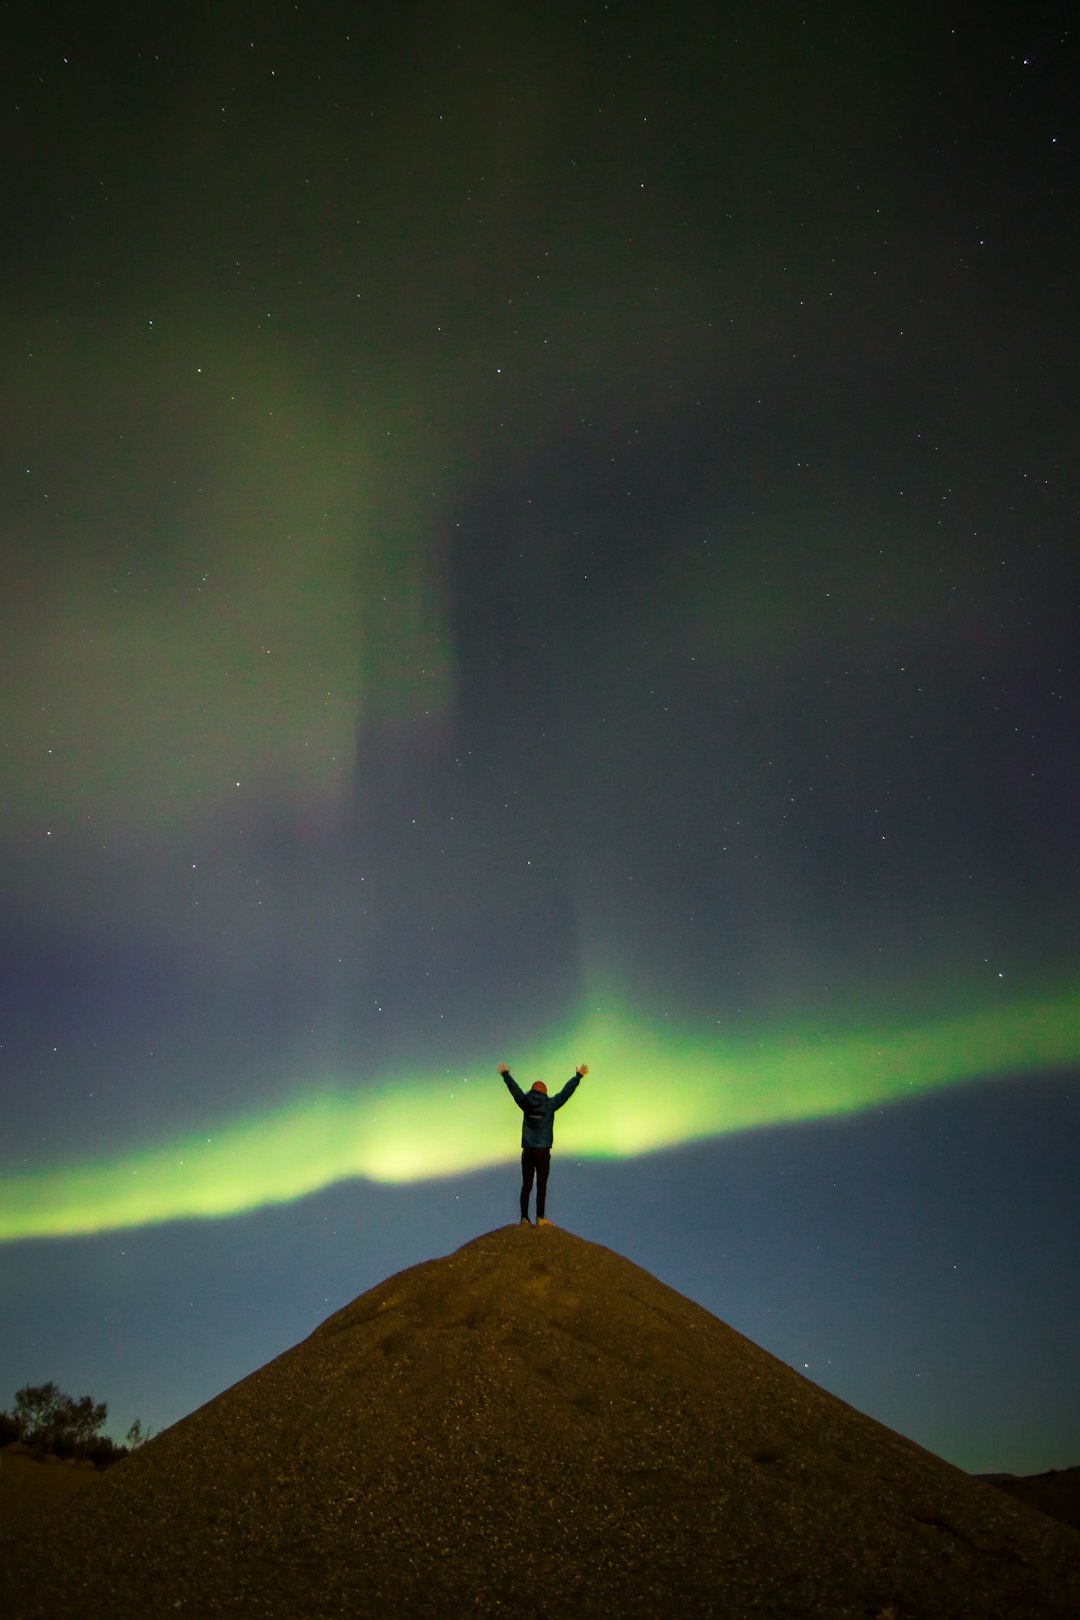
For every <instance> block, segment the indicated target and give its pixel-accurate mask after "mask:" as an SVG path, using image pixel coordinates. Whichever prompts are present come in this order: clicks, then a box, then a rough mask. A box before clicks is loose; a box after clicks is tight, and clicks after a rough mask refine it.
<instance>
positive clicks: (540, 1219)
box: [536, 1215, 551, 1226]
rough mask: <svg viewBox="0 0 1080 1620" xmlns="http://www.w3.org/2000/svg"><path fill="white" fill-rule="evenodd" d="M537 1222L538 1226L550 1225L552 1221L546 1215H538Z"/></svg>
mask: <svg viewBox="0 0 1080 1620" xmlns="http://www.w3.org/2000/svg"><path fill="white" fill-rule="evenodd" d="M536 1224H537V1226H550V1225H551V1222H550V1221H549V1220H548V1219H547V1217H546V1216H545V1215H538V1216H537V1217H536Z"/></svg>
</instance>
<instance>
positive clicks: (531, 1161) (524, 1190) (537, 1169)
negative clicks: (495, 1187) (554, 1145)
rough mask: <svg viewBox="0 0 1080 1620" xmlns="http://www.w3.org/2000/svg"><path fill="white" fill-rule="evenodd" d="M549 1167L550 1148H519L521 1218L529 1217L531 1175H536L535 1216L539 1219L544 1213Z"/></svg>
mask: <svg viewBox="0 0 1080 1620" xmlns="http://www.w3.org/2000/svg"><path fill="white" fill-rule="evenodd" d="M550 1169H551V1149H550V1148H522V1150H521V1218H522V1220H523V1221H527V1220H528V1218H529V1194H530V1193H531V1192H532V1185H533V1176H534V1175H535V1176H536V1218H537V1220H539V1219H540V1218H541V1216H542V1215H543V1213H544V1200H545V1199H546V1197H547V1183H548V1171H549V1170H550Z"/></svg>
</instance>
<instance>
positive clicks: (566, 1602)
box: [0, 1226, 1080, 1620]
mask: <svg viewBox="0 0 1080 1620" xmlns="http://www.w3.org/2000/svg"><path fill="white" fill-rule="evenodd" d="M1078 1555H1080V1536H1078V1535H1077V1534H1076V1532H1074V1531H1072V1530H1070V1529H1068V1528H1067V1527H1065V1526H1063V1525H1059V1524H1056V1523H1054V1522H1053V1521H1052V1520H1049V1519H1045V1520H1044V1519H1042V1518H1041V1517H1040V1516H1038V1515H1037V1514H1035V1513H1033V1512H1030V1511H1029V1510H1027V1509H1025V1508H1022V1507H1019V1506H1017V1505H1016V1504H1014V1503H1013V1502H1011V1501H1009V1500H1008V1499H1007V1498H1005V1497H1003V1496H1001V1495H1000V1494H999V1493H997V1492H996V1491H994V1490H993V1488H992V1487H990V1486H988V1485H983V1484H980V1483H978V1482H976V1481H974V1480H971V1479H969V1478H968V1477H967V1476H966V1475H964V1474H961V1473H959V1472H958V1471H957V1470H956V1469H954V1468H951V1467H950V1466H949V1465H948V1464H947V1463H944V1462H942V1461H941V1460H940V1459H939V1458H936V1457H933V1456H931V1455H930V1454H929V1453H928V1452H925V1451H922V1450H920V1448H919V1447H918V1446H915V1445H913V1444H911V1442H909V1441H907V1440H904V1439H902V1438H901V1437H900V1436H899V1435H896V1434H893V1433H892V1432H891V1431H890V1430H888V1429H885V1428H883V1427H881V1425H880V1424H877V1423H874V1422H873V1421H872V1420H871V1419H869V1418H866V1417H863V1416H862V1415H861V1414H860V1413H858V1412H856V1411H854V1410H853V1409H852V1408H851V1407H848V1406H845V1405H844V1403H843V1402H842V1401H838V1400H836V1399H835V1398H834V1397H833V1396H831V1395H828V1394H826V1393H825V1391H823V1390H821V1389H818V1388H817V1387H816V1386H815V1385H814V1384H811V1383H810V1382H808V1381H807V1380H806V1379H805V1378H802V1377H800V1376H799V1374H798V1373H796V1372H794V1371H792V1369H791V1368H790V1367H787V1366H785V1365H784V1364H783V1363H782V1362H779V1361H777V1360H775V1359H774V1357H772V1356H770V1355H768V1354H767V1353H766V1352H765V1351H763V1350H761V1349H759V1348H758V1347H757V1346H755V1345H754V1344H752V1343H751V1342H750V1341H749V1340H748V1339H744V1338H743V1337H742V1336H741V1335H740V1334H738V1333H735V1332H734V1331H733V1330H732V1329H731V1328H728V1327H726V1326H725V1325H724V1324H723V1323H722V1322H720V1321H718V1320H717V1319H716V1318H715V1317H714V1316H711V1315H710V1314H709V1312H708V1311H705V1310H703V1309H702V1308H701V1307H700V1306H698V1305H694V1304H692V1303H691V1302H690V1301H689V1300H687V1299H684V1298H683V1297H682V1296H681V1295H680V1294H677V1293H675V1292H673V1290H671V1289H670V1288H666V1287H665V1286H664V1285H663V1284H662V1283H659V1282H657V1281H656V1279H655V1278H653V1277H651V1276H650V1275H649V1274H648V1273H647V1272H645V1271H642V1270H641V1269H640V1268H639V1267H637V1266H635V1265H632V1264H631V1263H630V1262H629V1261H628V1260H624V1259H622V1258H621V1257H620V1256H618V1255H616V1254H613V1253H611V1252H610V1251H609V1250H607V1249H603V1248H600V1247H598V1246H597V1245H596V1244H593V1243H587V1242H584V1241H582V1240H581V1239H580V1238H576V1237H573V1236H571V1235H570V1234H569V1233H566V1232H562V1231H559V1230H558V1229H556V1228H554V1227H546V1228H541V1229H536V1228H532V1227H525V1226H521V1227H517V1226H514V1227H507V1228H503V1229H501V1230H499V1231H495V1232H491V1233H488V1234H487V1235H486V1236H485V1237H481V1238H478V1239H476V1241H475V1242H472V1243H468V1244H466V1245H465V1247H464V1248H462V1249H459V1250H458V1251H457V1252H456V1253H455V1254H452V1255H450V1256H448V1257H447V1258H446V1259H443V1260H434V1261H430V1262H428V1263H427V1264H425V1265H420V1266H416V1267H414V1268H413V1269H411V1270H409V1271H404V1272H401V1273H400V1274H399V1275H397V1276H395V1277H391V1278H389V1279H388V1280H387V1281H386V1282H384V1283H381V1284H380V1285H379V1286H378V1287H377V1288H373V1289H371V1290H370V1292H368V1293H366V1294H363V1295H362V1296H361V1297H360V1298H359V1299H357V1300H355V1301H354V1302H353V1304H351V1305H348V1306H346V1307H345V1309H344V1310H341V1311H338V1312H337V1314H336V1315H334V1316H331V1317H330V1318H329V1320H328V1321H326V1322H324V1323H323V1325H322V1326H321V1327H320V1328H318V1329H317V1330H316V1331H315V1332H314V1333H313V1334H312V1335H311V1337H310V1338H308V1339H305V1340H304V1341H303V1343H302V1344H299V1345H297V1346H296V1347H295V1349H293V1350H289V1351H287V1352H286V1353H285V1354H284V1355H282V1356H279V1357H278V1359H277V1360H276V1361H273V1362H271V1363H270V1364H269V1365H268V1366H266V1367H263V1368H262V1369H261V1370H260V1371H258V1372H256V1373H253V1374H252V1375H251V1376H250V1377H249V1378H245V1379H244V1380H243V1382H242V1383H239V1384H237V1385H235V1386H234V1387H233V1388H232V1389H230V1390H226V1392H225V1393H224V1394H222V1395H220V1396H218V1397H217V1399H216V1400H213V1401H211V1402H210V1403H209V1404H208V1405H207V1406H204V1407H202V1408H201V1409H200V1410H199V1411H197V1412H195V1413H193V1414H192V1415H191V1416H190V1417H188V1418H185V1419H184V1420H183V1421H182V1422H181V1423H178V1424H176V1425H175V1426H174V1427H173V1428H172V1429H170V1430H168V1431H167V1432H166V1433H164V1434H162V1435H159V1436H158V1437H157V1438H156V1439H154V1440H152V1441H151V1442H150V1444H149V1445H148V1446H146V1447H145V1448H143V1449H142V1450H141V1451H139V1452H138V1453H136V1454H135V1455H133V1456H132V1457H130V1458H129V1459H127V1460H126V1461H125V1462H122V1463H120V1464H118V1465H117V1466H116V1467H115V1468H114V1469H112V1470H110V1472H109V1473H108V1475H106V1476H105V1477H104V1478H103V1479H102V1480H101V1481H99V1482H98V1483H97V1484H96V1485H95V1488H94V1489H93V1490H92V1491H87V1492H86V1493H84V1494H83V1495H82V1496H81V1497H79V1498H77V1499H76V1500H74V1501H73V1502H71V1503H70V1504H68V1505H67V1506H65V1507H63V1508H59V1509H56V1510H54V1511H52V1512H48V1513H43V1514H41V1515H37V1516H35V1515H29V1516H27V1517H25V1518H23V1519H22V1520H21V1521H18V1522H16V1523H15V1524H14V1525H12V1526H11V1527H10V1528H9V1529H8V1531H7V1532H6V1533H5V1535H4V1536H3V1537H2V1538H0V1613H2V1614H3V1615H5V1616H7V1617H8V1620H31V1617H35V1620H37V1617H42V1620H44V1617H48V1620H57V1617H60V1616H72V1617H78V1620H104V1617H108V1620H156V1617H158V1616H166V1615H168V1616H170V1617H174V1616H176V1615H181V1616H188V1617H192V1616H194V1617H199V1620H201V1617H203V1616H206V1617H210V1616H217V1615H233V1616H244V1617H251V1620H255V1617H256V1616H257V1617H259V1620H271V1617H272V1620H278V1617H280V1620H307V1617H315V1616H319V1617H322V1616H331V1615H333V1616H336V1617H340V1616H344V1615H348V1616H354V1617H363V1616H373V1617H374V1616H384V1615H407V1616H414V1615H418V1616H428V1615H430V1616H440V1617H445V1616H456V1615H501V1614H506V1615H515V1616H516V1615H519V1614H527V1615H530V1616H533V1617H543V1616H556V1615H558V1616H560V1617H561V1616H567V1617H571V1620H573V1617H575V1616H589V1617H592V1616H595V1617H597V1620H599V1617H603V1620H612V1617H613V1616H619V1617H621V1616H649V1617H650V1620H656V1617H661V1616H662V1617H667V1616H695V1615H716V1616H723V1617H724V1620H743V1617H746V1620H749V1617H750V1616H754V1617H758V1620H760V1617H762V1616H768V1617H775V1620H797V1617H801V1616H810V1615H814V1616H819V1617H821V1616H824V1617H826V1620H848V1617H850V1620H916V1617H918V1620H934V1617H939V1616H940V1617H945V1616H948V1617H950V1620H959V1617H967V1616H972V1617H974V1616H978V1617H979V1620H1005V1617H1009V1620H1064V1617H1065V1616H1077V1615H1080V1574H1078V1569H1077V1566H1078V1562H1080V1560H1078Z"/></svg>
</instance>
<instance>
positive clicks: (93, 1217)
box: [0, 993, 1080, 1242]
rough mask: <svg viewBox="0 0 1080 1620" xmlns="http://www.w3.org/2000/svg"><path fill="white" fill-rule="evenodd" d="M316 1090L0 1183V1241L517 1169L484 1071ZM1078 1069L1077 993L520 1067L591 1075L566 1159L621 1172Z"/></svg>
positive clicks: (664, 1033) (593, 1041) (616, 1023)
mask: <svg viewBox="0 0 1080 1620" xmlns="http://www.w3.org/2000/svg"><path fill="white" fill-rule="evenodd" d="M498 1057H499V1054H495V1056H494V1058H493V1059H492V1060H491V1062H490V1063H486V1064H485V1065H484V1067H483V1068H482V1069H477V1070H474V1071H473V1072H472V1073H471V1074H470V1075H469V1077H468V1078H467V1079H466V1078H465V1077H464V1075H458V1076H457V1077H456V1078H455V1079H453V1080H450V1079H448V1078H447V1077H446V1075H445V1074H444V1075H441V1076H438V1075H433V1074H428V1075H426V1076H423V1077H416V1076H406V1075H400V1076H397V1077H390V1078H388V1079H387V1080H385V1081H384V1082H383V1083H382V1084H380V1085H378V1086H375V1087H372V1088H370V1089H365V1090H363V1091H355V1090H353V1091H346V1090H344V1089H333V1088H330V1087H327V1088H326V1089H324V1090H320V1091H318V1092H317V1093H316V1092H314V1091H311V1092H309V1093H307V1094H304V1095H302V1096H298V1097H297V1098H296V1099H295V1100H294V1101H292V1102H290V1103H288V1104H286V1105H284V1106H282V1107H280V1108H277V1109H275V1110H274V1111H273V1112H271V1113H268V1114H262V1115H259V1116H256V1117H254V1118H251V1119H248V1120H242V1121H237V1120H233V1121H230V1122H229V1123H226V1124H223V1125H221V1126H218V1127H217V1128H216V1129H211V1130H209V1131H208V1133H207V1134H206V1135H202V1134H199V1135H195V1134H191V1135H188V1136H186V1137H184V1138H183V1139H181V1140H178V1141H175V1142H173V1143H170V1144H168V1145H167V1146H163V1147H160V1148H155V1149H150V1150H139V1151H133V1152H130V1153H127V1154H125V1155H123V1156H120V1157H117V1158H113V1159H110V1160H107V1161H104V1162H96V1163H87V1164H83V1165H79V1166H75V1167H68V1168H63V1169H48V1168H45V1169H41V1170H38V1171H29V1172H26V1173H24V1174H22V1175H18V1176H11V1177H7V1178H5V1179H4V1181H3V1182H2V1183H0V1242H12V1241H16V1240H18V1239H22V1238H31V1237H70V1236H75V1235H78V1234H86V1233H93V1232H103V1231H108V1230H113V1229H116V1228H121V1227H136V1226H146V1225H151V1224H154V1223H156V1222H161V1221H170V1220H181V1219H186V1218H192V1217H203V1218H216V1217H221V1216H225V1215H238V1214H241V1213H243V1212H245V1211H250V1210H255V1209H259V1208H261V1207H263V1206H265V1205H268V1204H278V1203H288V1202H291V1201H293V1200H295V1199H298V1198H302V1197H304V1196H305V1195H306V1194H308V1193H313V1192H317V1191H318V1190H319V1189H321V1188H323V1187H327V1186H330V1185H331V1184H332V1183H334V1182H337V1181H343V1180H346V1179H348V1178H351V1177H356V1176H360V1177H364V1178H366V1179H367V1180H369V1181H375V1182H384V1183H393V1182H408V1181H422V1180H426V1179H430V1178H434V1177H439V1176H445V1175H447V1174H448V1172H449V1173H451V1174H455V1175H463V1174H466V1173H467V1172H469V1171H474V1170H481V1169H485V1168H488V1167H490V1166H492V1165H496V1164H503V1163H507V1162H508V1161H510V1160H511V1159H512V1158H514V1157H515V1156H516V1152H517V1142H518V1126H519V1116H518V1111H517V1109H516V1108H514V1107H513V1105H512V1104H511V1102H510V1100H509V1098H508V1097H507V1096H506V1093H505V1090H504V1088H503V1085H502V1083H501V1081H500V1079H499V1076H498V1074H497V1072H496V1062H497V1060H498ZM1078 1060H1080V993H1072V994H1070V995H1063V996H1058V997H1056V998H1053V999H1048V1000H1045V1001H1041V1002H1028V1003H1025V1004H1022V1005H1014V1006H1007V1007H999V1008H995V1009H992V1010H988V1011H983V1012H978V1013H973V1014H970V1015H967V1016H964V1017H954V1018H949V1019H940V1020H937V1021H935V1022H932V1023H927V1024H923V1025H918V1026H915V1027H911V1028H905V1029H898V1030H889V1031H879V1032H878V1033H876V1034H868V1033H866V1032H859V1033H854V1034H852V1033H848V1034H839V1035H824V1034H820V1035H818V1034H807V1033H805V1032H804V1033H802V1034H791V1035H787V1036H772V1037H767V1036H762V1037H761V1038H759V1039H756V1040H753V1039H742V1040H739V1041H737V1042H736V1041H732V1040H727V1041H724V1040H722V1039H720V1038H719V1036H714V1035H712V1034H707V1033H704V1032H701V1031H696V1032H694V1033H688V1032H686V1031H680V1030H676V1029H674V1028H670V1027H669V1026H668V1025H667V1023H666V1022H664V1023H658V1022H652V1023H649V1022H646V1021H645V1020H643V1019H641V1018H634V1017H631V1016H630V1015H628V1014H626V1013H625V1012H623V1011H622V1010H618V1011H605V1012H602V1011H594V1012H592V1013H591V1014H588V1015H585V1016H582V1017H581V1018H580V1019H578V1020H577V1021H575V1022H574V1024H573V1025H572V1026H571V1027H570V1028H569V1030H567V1031H566V1032H564V1033H563V1034H561V1035H560V1036H559V1037H558V1038H557V1039H556V1038H551V1039H549V1040H547V1041H546V1042H545V1043H544V1046H543V1048H541V1049H540V1050H539V1051H538V1052H536V1053H535V1054H533V1055H532V1058H531V1060H530V1061H528V1062H523V1063H522V1066H521V1069H520V1072H519V1073H518V1076H517V1078H518V1079H519V1080H520V1081H521V1082H522V1083H523V1084H525V1085H529V1084H531V1082H532V1080H533V1079H536V1078H540V1077H543V1078H544V1079H545V1080H546V1081H547V1082H548V1085H549V1087H551V1088H552V1089H554V1087H555V1086H558V1085H561V1084H562V1083H563V1081H564V1080H565V1079H566V1078H567V1076H568V1075H570V1074H571V1073H572V1072H573V1068H574V1064H575V1062H578V1061H582V1062H587V1063H588V1064H589V1068H590V1073H589V1075H588V1077H587V1078H586V1080H585V1081H584V1082H583V1083H582V1086H581V1088H580V1090H579V1091H578V1093H577V1095H576V1096H575V1097H574V1098H573V1100H572V1102H571V1104H570V1105H569V1106H568V1107H567V1108H566V1109H564V1110H563V1111H562V1112H561V1113H560V1114H559V1117H558V1120H557V1122H556V1147H557V1150H558V1151H559V1152H560V1153H561V1154H563V1155H573V1156H575V1157H577V1158H631V1157H634V1156H635V1155H638V1154H642V1153H648V1152H653V1151H656V1150H659V1149H663V1148H674V1147H679V1146H681V1145H684V1144H686V1143H690V1142H696V1141H704V1140H707V1139H709V1138H713V1137H719V1136H725V1135H727V1134H729V1133H731V1132H733V1131H740V1130H748V1129H750V1128H752V1127H755V1126H764V1125H775V1124H786V1123H792V1122H795V1121H798V1120H811V1119H821V1118H827V1117H830V1116H837V1115H843V1114H851V1113H856V1112H858V1111H859V1110H862V1109H866V1108H869V1107H872V1106H874V1105H879V1104H884V1103H891V1102H898V1101H900V1100H902V1099H904V1098H910V1097H915V1096H918V1095H921V1094H925V1093H928V1092H932V1091H936V1090H939V1089H941V1088H942V1087H945V1086H949V1085H953V1084H957V1083H960V1082H963V1081H970V1080H976V1079H986V1078H989V1077H990V1076H992V1075H995V1074H1006V1073H1013V1074H1016V1073H1022V1072H1024V1071H1035V1070H1040V1069H1047V1068H1055V1067H1062V1066H1064V1065H1066V1064H1070V1063H1074V1062H1076V1061H1078Z"/></svg>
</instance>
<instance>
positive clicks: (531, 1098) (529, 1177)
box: [499, 1063, 589, 1226]
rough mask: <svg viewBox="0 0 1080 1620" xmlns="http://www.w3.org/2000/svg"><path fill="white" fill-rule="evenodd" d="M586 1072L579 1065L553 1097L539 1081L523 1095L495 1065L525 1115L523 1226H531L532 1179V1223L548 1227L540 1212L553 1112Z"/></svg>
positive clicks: (504, 1069)
mask: <svg viewBox="0 0 1080 1620" xmlns="http://www.w3.org/2000/svg"><path fill="white" fill-rule="evenodd" d="M588 1072H589V1066H588V1064H587V1063H579V1064H578V1066H577V1073H576V1074H573V1075H571V1076H570V1079H569V1080H568V1081H567V1082H566V1084H565V1086H563V1088H562V1090H561V1091H557V1092H556V1093H555V1095H554V1097H549V1096H548V1089H547V1086H545V1084H544V1082H543V1081H542V1080H537V1081H536V1082H535V1083H534V1085H533V1087H532V1089H531V1090H530V1091H529V1092H527V1093H526V1092H524V1091H522V1089H521V1087H520V1086H519V1085H518V1083H517V1081H516V1080H515V1079H514V1077H513V1075H512V1074H511V1073H510V1070H509V1069H508V1068H507V1067H506V1064H505V1063H500V1064H499V1073H500V1074H501V1075H502V1077H503V1080H504V1081H505V1082H506V1089H507V1091H508V1092H509V1093H510V1095H511V1097H513V1099H514V1101H515V1102H516V1103H517V1105H518V1107H519V1108H520V1109H521V1112H522V1113H523V1114H524V1116H525V1117H524V1119H523V1120H522V1121H521V1219H522V1221H523V1223H524V1224H525V1225H526V1226H531V1224H532V1222H531V1221H530V1220H529V1196H530V1194H531V1193H532V1188H533V1177H534V1176H535V1178H536V1224H537V1226H547V1224H548V1222H547V1221H546V1220H545V1219H544V1209H545V1206H546V1202H547V1184H548V1172H549V1170H550V1169H551V1140H552V1131H553V1122H554V1118H555V1112H556V1110H557V1109H559V1108H561V1107H562V1105H563V1103H565V1102H569V1101H570V1098H571V1097H572V1096H573V1095H574V1092H575V1091H576V1090H577V1088H578V1086H579V1085H580V1083H581V1080H582V1078H583V1077H584V1076H585V1075H587V1074H588Z"/></svg>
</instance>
